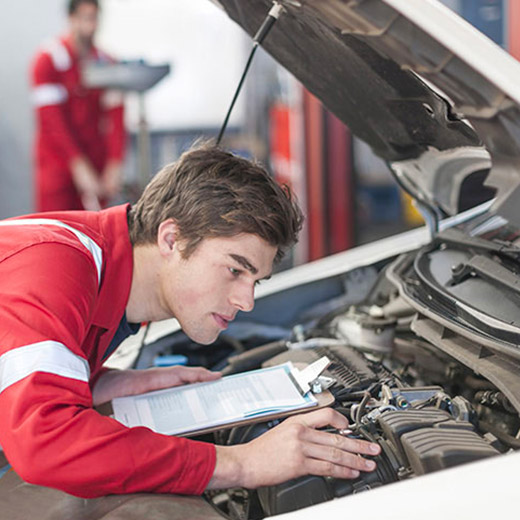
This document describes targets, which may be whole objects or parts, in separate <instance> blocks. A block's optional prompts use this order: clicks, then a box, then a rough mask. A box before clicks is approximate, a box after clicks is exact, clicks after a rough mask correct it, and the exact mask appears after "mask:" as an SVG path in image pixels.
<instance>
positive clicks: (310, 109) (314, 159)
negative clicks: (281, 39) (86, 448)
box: [303, 90, 326, 260]
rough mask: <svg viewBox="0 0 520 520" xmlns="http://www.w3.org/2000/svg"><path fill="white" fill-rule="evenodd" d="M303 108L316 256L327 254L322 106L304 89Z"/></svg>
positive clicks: (312, 247)
mask: <svg viewBox="0 0 520 520" xmlns="http://www.w3.org/2000/svg"><path fill="white" fill-rule="evenodd" d="M303 110H304V118H305V168H306V172H307V175H306V177H307V226H308V227H307V229H308V236H309V260H317V259H318V258H322V257H324V256H325V255H326V247H325V207H324V201H325V182H324V176H323V108H322V106H321V103H320V101H319V100H318V99H317V98H315V97H314V96H313V95H312V94H311V93H310V92H308V91H307V90H305V91H304V94H303Z"/></svg>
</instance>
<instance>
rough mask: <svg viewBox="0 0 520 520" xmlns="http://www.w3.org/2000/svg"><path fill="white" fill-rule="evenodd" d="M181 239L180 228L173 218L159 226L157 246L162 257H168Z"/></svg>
mask: <svg viewBox="0 0 520 520" xmlns="http://www.w3.org/2000/svg"><path fill="white" fill-rule="evenodd" d="M178 238H179V228H178V226H177V223H176V222H175V220H173V219H172V218H169V219H168V220H165V221H164V222H161V223H160V224H159V227H158V229H157V245H158V246H159V252H160V253H161V255H164V256H168V255H170V254H171V253H172V251H173V250H174V247H175V244H176V243H177V240H178Z"/></svg>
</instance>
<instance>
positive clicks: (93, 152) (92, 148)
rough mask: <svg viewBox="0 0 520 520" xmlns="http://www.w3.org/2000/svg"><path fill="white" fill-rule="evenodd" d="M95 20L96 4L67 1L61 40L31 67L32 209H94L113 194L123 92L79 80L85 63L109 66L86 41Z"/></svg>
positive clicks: (121, 146)
mask: <svg viewBox="0 0 520 520" xmlns="http://www.w3.org/2000/svg"><path fill="white" fill-rule="evenodd" d="M98 15H99V3H98V0H69V2H68V32H67V34H65V35H64V36H61V37H57V38H55V39H53V40H52V41H50V42H48V43H47V44H45V45H44V46H43V47H42V48H41V49H40V50H39V51H38V53H37V54H36V56H35V58H34V61H33V63H32V67H31V83H32V102H33V105H34V108H35V111H36V138H35V144H34V156H35V157H34V158H35V169H36V172H35V173H36V209H37V211H54V210H74V209H87V210H98V209H101V208H102V207H104V206H105V205H106V204H107V203H108V202H110V200H111V199H113V198H114V197H115V196H116V195H117V194H118V193H119V191H120V187H121V178H122V160H123V155H124V147H125V131H124V123H123V97H122V93H121V92H117V91H114V90H102V89H93V88H87V87H86V86H85V85H84V84H83V82H82V73H81V71H82V67H83V65H84V64H85V63H87V62H89V61H91V60H94V61H97V62H111V61H112V59H111V58H110V57H109V56H108V55H106V54H105V53H104V52H102V51H101V50H99V49H98V48H96V47H95V46H94V43H93V40H94V35H95V33H96V29H97V26H98Z"/></svg>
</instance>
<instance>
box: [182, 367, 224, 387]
mask: <svg viewBox="0 0 520 520" xmlns="http://www.w3.org/2000/svg"><path fill="white" fill-rule="evenodd" d="M179 368H180V367H179ZM221 376H222V374H221V373H220V372H212V371H211V370H207V369H205V368H202V367H182V371H181V372H179V377H180V378H181V379H182V382H183V383H197V382H198V381H213V380H214V379H219V378H220V377H221Z"/></svg>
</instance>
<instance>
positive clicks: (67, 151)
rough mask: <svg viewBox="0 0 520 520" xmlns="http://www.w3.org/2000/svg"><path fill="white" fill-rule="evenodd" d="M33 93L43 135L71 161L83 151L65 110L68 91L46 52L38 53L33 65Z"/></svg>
mask: <svg viewBox="0 0 520 520" xmlns="http://www.w3.org/2000/svg"><path fill="white" fill-rule="evenodd" d="M31 80H32V96H33V103H34V105H35V107H36V115H37V119H38V124H39V126H40V129H41V132H40V133H41V135H42V138H44V139H48V140H49V141H50V142H52V144H53V146H54V147H56V148H57V149H59V150H60V151H61V153H62V154H63V156H64V158H65V159H66V160H67V161H68V162H70V161H71V160H72V159H74V158H75V157H78V156H80V155H82V153H83V152H82V150H81V147H80V145H79V144H78V143H77V142H76V140H75V139H74V132H73V131H72V130H71V128H70V124H69V122H68V120H67V117H66V113H65V109H64V107H65V103H66V100H67V98H68V93H67V90H66V88H65V86H64V85H63V83H62V81H61V78H60V75H59V73H58V71H57V70H56V68H55V67H54V64H53V63H52V59H51V57H50V55H49V54H47V53H45V52H42V53H40V54H39V55H38V56H37V57H36V59H35V61H34V64H33V68H32V77H31Z"/></svg>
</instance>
